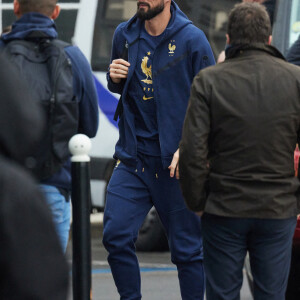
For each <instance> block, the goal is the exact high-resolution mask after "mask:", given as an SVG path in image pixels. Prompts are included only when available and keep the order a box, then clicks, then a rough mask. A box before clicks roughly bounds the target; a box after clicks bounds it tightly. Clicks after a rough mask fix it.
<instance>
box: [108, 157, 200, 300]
mask: <svg viewBox="0 0 300 300" xmlns="http://www.w3.org/2000/svg"><path fill="white" fill-rule="evenodd" d="M153 205H154V206H155V208H156V210H157V212H158V214H159V216H160V218H161V221H162V223H163V225H164V228H165V230H166V233H167V236H168V240H169V246H170V250H171V259H172V262H173V263H174V264H176V266H177V269H178V277H179V282H180V290H181V296H182V299H184V300H201V299H203V295H204V272H203V266H202V258H203V256H202V255H203V254H202V241H201V235H200V234H201V228H200V218H198V217H197V216H196V215H195V214H194V213H192V212H190V211H189V210H188V209H187V208H186V206H185V204H184V201H183V197H182V194H181V190H180V187H179V183H178V180H176V179H175V178H170V172H169V170H163V169H162V165H161V159H160V158H157V157H149V156H143V157H142V158H140V159H139V161H138V166H137V168H132V167H128V166H126V165H125V164H123V163H120V164H119V165H118V166H117V167H116V169H115V170H114V173H113V175H112V177H111V180H110V183H109V186H108V190H107V200H106V207H105V212H104V231H103V244H104V246H105V248H106V249H107V251H108V252H109V255H108V262H109V264H110V267H111V270H112V274H113V277H114V280H115V284H116V286H117V288H118V292H119V294H120V297H121V299H122V300H125V299H126V300H129V299H130V300H136V299H141V282H140V269H139V265H138V260H137V257H136V254H135V241H136V239H137V235H138V230H139V228H140V227H141V225H142V223H143V220H144V219H145V217H146V215H147V213H148V211H149V210H150V208H151V207H152V206H153Z"/></svg>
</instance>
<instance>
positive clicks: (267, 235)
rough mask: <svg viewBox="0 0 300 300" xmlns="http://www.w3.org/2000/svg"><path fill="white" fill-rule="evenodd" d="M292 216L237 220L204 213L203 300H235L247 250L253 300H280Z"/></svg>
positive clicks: (286, 262)
mask: <svg viewBox="0 0 300 300" xmlns="http://www.w3.org/2000/svg"><path fill="white" fill-rule="evenodd" d="M295 226H296V217H293V218H290V219H283V220H278V219H276V220H274V219H272V220H271V219H240V218H228V217H220V216H216V215H211V214H206V213H205V214H204V215H203V217H202V234H203V248H204V270H205V273H206V297H207V300H238V299H240V289H241V286H242V282H243V266H244V260H245V256H246V253H247V251H249V256H250V265H251V270H252V275H253V280H254V299H255V300H284V299H285V291H286V286H287V280H288V274H289V269H290V260H291V249H292V238H293V234H294V230H295Z"/></svg>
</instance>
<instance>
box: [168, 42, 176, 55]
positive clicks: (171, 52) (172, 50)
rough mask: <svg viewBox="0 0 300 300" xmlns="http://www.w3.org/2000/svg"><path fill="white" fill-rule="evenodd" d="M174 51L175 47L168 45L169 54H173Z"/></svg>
mask: <svg viewBox="0 0 300 300" xmlns="http://www.w3.org/2000/svg"><path fill="white" fill-rule="evenodd" d="M175 49H176V45H173V46H172V44H171V43H169V54H174V51H175Z"/></svg>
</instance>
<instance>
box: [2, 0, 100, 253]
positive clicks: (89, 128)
mask: <svg viewBox="0 0 300 300" xmlns="http://www.w3.org/2000/svg"><path fill="white" fill-rule="evenodd" d="M56 2H57V1H56V0H28V1H18V0H15V1H14V13H15V15H16V17H17V19H18V20H17V21H16V22H15V23H14V24H13V25H12V31H11V32H10V33H8V34H5V35H3V36H2V39H1V46H2V47H3V45H4V46H5V44H7V43H8V42H9V41H12V40H16V39H19V40H23V39H26V37H27V36H28V35H29V34H31V33H32V32H33V31H40V32H43V33H44V34H45V35H46V36H47V37H49V38H50V39H56V38H57V31H56V27H55V24H54V22H53V20H54V19H56V18H57V17H58V15H59V11H60V9H59V6H58V5H56ZM65 51H66V54H67V55H68V56H69V58H70V60H71V63H72V70H73V90H74V95H75V96H76V98H77V99H78V101H79V127H78V132H79V133H83V134H86V135H87V136H89V137H94V136H95V135H96V132H97V129H98V114H99V111H98V102H97V99H98V98H97V92H96V89H95V85H94V79H93V75H92V72H91V68H90V66H89V63H88V62H87V60H86V58H85V57H84V55H83V54H82V52H81V51H80V50H79V49H78V48H77V47H73V46H69V47H66V48H65ZM24 105H26V103H25V102H24ZM70 167H71V163H70V161H68V162H66V163H65V164H64V166H63V167H62V168H61V169H60V170H59V171H58V172H56V173H55V174H54V175H52V176H51V177H49V178H47V179H45V180H43V181H42V182H40V183H41V188H42V190H43V191H44V193H45V195H46V200H47V202H48V204H49V206H50V208H51V211H52V213H53V220H54V223H55V225H56V229H57V233H58V236H59V238H60V240H61V244H62V248H63V249H64V250H65V249H66V247H67V243H68V238H69V229H70V201H69V196H68V194H69V192H70V189H71V174H70Z"/></svg>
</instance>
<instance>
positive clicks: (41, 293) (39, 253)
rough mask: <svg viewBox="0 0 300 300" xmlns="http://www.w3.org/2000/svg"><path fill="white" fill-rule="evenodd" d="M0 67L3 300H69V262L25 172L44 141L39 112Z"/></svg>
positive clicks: (0, 279)
mask: <svg viewBox="0 0 300 300" xmlns="http://www.w3.org/2000/svg"><path fill="white" fill-rule="evenodd" d="M0 66H1V70H2V72H0V91H1V93H0V195H1V200H0V270H1V271H0V299H6V300H20V299H22V300H32V299H37V300H53V299H55V300H65V299H66V298H67V287H68V267H67V263H66V261H65V258H64V254H63V252H62V250H61V246H60V243H59V239H58V237H57V235H56V231H55V227H54V225H53V223H52V217H51V214H50V211H49V209H48V206H47V204H46V201H45V199H44V198H43V196H42V194H41V192H40V190H39V188H38V185H37V183H36V182H35V181H34V180H33V179H32V178H31V176H30V175H29V173H28V171H27V170H26V169H25V168H24V165H25V164H26V161H28V157H30V154H32V151H34V150H33V149H35V147H36V145H37V144H38V143H39V141H40V138H41V134H42V131H43V128H44V126H43V125H44V124H43V120H42V119H41V112H40V110H39V109H38V108H39V107H38V106H37V104H36V103H34V101H33V99H31V98H30V97H29V93H28V92H27V91H26V88H25V86H23V82H22V81H20V80H18V76H17V74H16V73H15V72H14V71H13V70H11V66H10V65H9V64H8V63H7V61H6V58H3V57H2V56H0ZM16 87H18V88H16ZM24 101H26V105H24Z"/></svg>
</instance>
